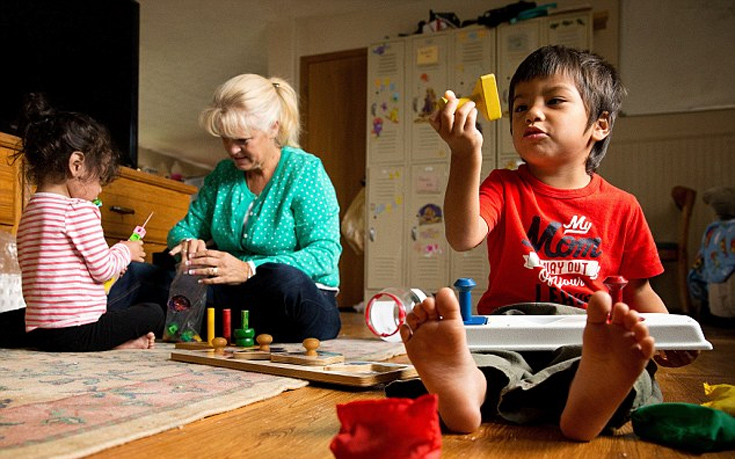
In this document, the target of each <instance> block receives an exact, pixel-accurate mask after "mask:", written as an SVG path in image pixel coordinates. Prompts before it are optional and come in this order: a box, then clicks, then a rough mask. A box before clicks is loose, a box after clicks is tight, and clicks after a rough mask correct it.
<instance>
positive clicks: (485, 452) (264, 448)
mask: <svg viewBox="0 0 735 459" xmlns="http://www.w3.org/2000/svg"><path fill="white" fill-rule="evenodd" d="M343 320H344V327H343V332H342V335H343V336H346V337H359V338H366V337H372V336H371V335H370V333H369V331H367V329H366V327H365V326H364V324H363V319H362V316H361V315H360V314H357V313H349V312H346V313H343ZM703 328H704V331H705V335H706V337H707V339H708V340H709V341H710V342H711V343H712V344H713V346H714V350H713V351H707V352H703V353H702V355H701V356H700V357H699V358H698V359H697V360H696V361H695V362H694V363H693V364H691V365H689V366H686V367H682V368H678V369H666V368H661V369H660V370H659V373H658V374H657V377H658V380H659V382H660V385H661V388H662V390H663V393H664V398H665V401H667V402H689V403H702V402H705V401H707V399H706V397H705V396H704V391H703V389H702V383H704V382H707V383H709V384H722V383H726V384H735V360H734V359H735V329H734V328H732V325H730V328H715V327H712V326H705V327H703ZM396 361H400V362H407V360H406V358H405V356H403V357H398V358H397V360H396ZM375 398H384V393H383V391H382V389H381V388H375V389H370V390H342V389H335V388H331V387H323V386H322V387H319V386H313V385H310V386H307V387H305V388H302V389H298V390H295V391H291V392H286V393H283V394H281V395H279V396H276V397H273V398H271V399H268V400H264V401H262V402H257V403H254V404H252V405H249V406H245V407H243V408H240V409H237V410H234V411H230V412H228V413H223V414H220V415H216V416H211V417H209V418H206V419H203V420H201V421H197V422H194V423H191V424H188V425H185V426H182V427H180V428H178V429H174V430H170V431H167V432H163V433H160V434H158V435H154V436H151V437H147V438H143V439H141V440H137V441H134V442H131V443H128V444H126V445H122V446H119V447H115V448H111V449H108V450H106V451H103V452H101V453H99V454H96V455H93V456H90V457H94V458H117V457H119V458H123V457H124V458H129V457H160V458H189V457H196V458H218V459H220V458H227V457H270V458H329V457H333V456H332V454H331V452H330V450H329V443H330V441H331V440H332V437H334V435H336V434H337V432H338V431H339V428H340V424H339V420H338V419H337V415H336V411H335V406H336V405H337V404H340V403H347V402H351V401H354V400H365V399H375ZM442 457H444V458H465V457H466V458H480V457H498V458H501V457H524V458H525V457H543V458H546V459H554V458H559V459H561V458H564V459H569V458H598V457H604V458H626V459H630V458H638V457H645V458H649V457H666V458H683V457H697V458H705V459H706V458H714V457H720V458H724V457H729V458H732V457H735V452H733V451H730V452H724V453H717V454H715V453H710V454H704V455H694V454H687V453H685V452H682V451H679V450H675V449H671V448H667V447H664V446H659V445H656V444H653V443H647V442H644V441H642V440H640V439H638V438H637V437H636V436H635V435H634V434H633V432H632V428H631V426H630V423H628V424H627V425H626V426H625V427H624V428H623V429H622V430H621V431H620V432H618V433H617V434H616V435H615V436H601V437H598V438H596V439H595V440H593V441H591V442H589V443H584V444H580V443H574V442H569V441H566V440H564V438H563V437H562V436H561V434H560V433H559V430H558V428H557V427H555V426H552V425H546V426H515V425H508V424H503V423H497V422H492V423H486V424H483V425H482V427H481V428H480V429H479V430H478V431H477V432H475V433H473V434H470V435H454V434H444V435H443V436H442Z"/></svg>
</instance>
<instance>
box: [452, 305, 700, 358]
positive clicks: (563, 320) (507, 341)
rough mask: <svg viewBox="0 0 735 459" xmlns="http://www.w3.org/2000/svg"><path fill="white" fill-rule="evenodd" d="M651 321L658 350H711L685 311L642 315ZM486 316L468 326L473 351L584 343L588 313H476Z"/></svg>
mask: <svg viewBox="0 0 735 459" xmlns="http://www.w3.org/2000/svg"><path fill="white" fill-rule="evenodd" d="M640 316H641V318H643V320H644V321H645V322H646V323H647V324H648V330H649V333H650V334H651V336H653V338H654V339H655V340H656V349H657V350H711V349H712V344H711V343H709V342H708V341H707V340H706V339H705V338H704V334H703V333H702V328H701V327H700V326H699V323H698V322H697V321H696V320H694V319H692V318H691V317H689V316H686V315H682V314H657V313H644V314H640ZM475 317H484V318H487V322H486V323H485V324H484V325H465V329H466V330H467V342H468V344H469V348H470V350H473V351H482V350H499V349H503V350H513V351H543V350H554V349H556V348H558V347H559V346H563V345H568V344H582V331H583V330H584V326H585V323H586V321H587V316H586V315H585V314H579V315H566V316H558V315H538V316H536V315H510V316H503V315H498V316H475Z"/></svg>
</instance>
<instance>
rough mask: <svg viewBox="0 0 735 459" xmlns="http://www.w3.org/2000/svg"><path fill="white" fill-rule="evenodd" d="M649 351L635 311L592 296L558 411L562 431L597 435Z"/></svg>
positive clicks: (586, 437) (650, 345)
mask: <svg viewBox="0 0 735 459" xmlns="http://www.w3.org/2000/svg"><path fill="white" fill-rule="evenodd" d="M611 308H612V310H613V313H612V320H611V322H610V323H608V322H607V317H608V313H609V311H610V310H611ZM653 354H654V341H653V337H651V336H649V334H648V326H646V325H645V324H644V323H643V322H641V321H640V318H639V316H638V313H637V312H636V311H634V310H631V309H630V308H629V307H628V306H627V305H626V304H624V303H616V304H615V305H612V299H611V298H610V295H608V294H607V293H606V292H596V293H595V294H593V295H592V297H591V298H590V301H589V305H588V306H587V325H586V326H585V329H584V334H583V337H582V359H581V361H580V362H579V368H578V370H577V373H576V375H575V376H574V380H573V381H572V384H571V387H570V388H569V398H568V399H567V404H566V406H565V407H564V412H563V413H562V415H561V422H560V427H561V430H562V433H564V435H565V436H566V437H567V438H570V439H573V440H579V441H589V440H592V439H593V438H595V437H596V436H597V435H599V433H600V432H602V429H604V428H605V425H606V424H607V422H608V421H609V420H610V418H611V417H612V415H613V414H615V410H617V408H618V406H619V405H620V404H621V403H622V402H623V400H624V399H625V397H626V396H627V395H628V393H629V392H630V389H631V388H632V387H633V383H634V382H635V380H636V379H637V378H638V376H639V375H640V374H641V372H643V370H644V369H645V367H646V364H647V363H648V360H649V359H651V357H653Z"/></svg>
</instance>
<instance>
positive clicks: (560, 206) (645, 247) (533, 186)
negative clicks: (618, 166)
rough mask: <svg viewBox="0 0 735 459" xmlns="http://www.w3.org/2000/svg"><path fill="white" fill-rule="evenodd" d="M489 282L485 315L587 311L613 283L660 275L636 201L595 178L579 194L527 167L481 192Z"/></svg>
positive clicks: (497, 175) (496, 175)
mask: <svg viewBox="0 0 735 459" xmlns="http://www.w3.org/2000/svg"><path fill="white" fill-rule="evenodd" d="M480 215H481V216H482V218H483V219H484V220H485V221H486V222H487V224H488V227H489V228H490V231H489V234H488V237H487V250H488V260H489V262H490V276H489V282H488V290H487V291H486V292H485V293H484V294H483V296H482V298H481V299H480V302H479V304H478V312H479V313H480V314H489V313H490V312H492V311H493V310H494V309H497V308H498V307H501V306H505V305H509V304H514V303H522V302H552V303H558V304H566V305H570V306H578V307H582V308H586V307H587V301H588V299H589V297H590V295H592V293H593V292H595V291H597V290H605V289H606V287H605V286H604V284H603V281H604V280H605V279H606V278H607V277H608V276H615V275H622V276H624V277H625V278H627V279H648V278H651V277H653V276H657V275H659V274H661V273H662V272H663V266H662V265H661V260H660V259H659V257H658V251H657V250H656V244H655V242H654V240H653V236H652V234H651V231H650V229H649V227H648V223H647V222H646V218H645V216H644V215H643V210H642V209H641V206H640V204H639V203H638V200H637V199H636V198H635V197H634V196H633V195H631V194H630V193H627V192H625V191H622V190H620V189H618V188H616V187H614V186H612V185H611V184H609V183H608V182H606V181H605V180H604V179H603V178H602V177H600V176H599V175H597V174H594V175H593V176H592V180H591V181H590V183H589V184H588V185H587V186H586V187H584V188H581V189H577V190H561V189H556V188H553V187H550V186H548V185H546V184H544V183H543V182H541V181H540V180H538V179H536V178H535V177H533V176H532V175H531V173H530V172H529V171H528V168H527V167H526V166H525V165H522V166H521V167H519V168H518V170H505V169H497V170H494V171H493V172H492V173H491V174H490V176H489V177H488V178H487V179H485V181H484V182H483V183H482V185H481V186H480Z"/></svg>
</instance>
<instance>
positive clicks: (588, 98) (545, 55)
mask: <svg viewBox="0 0 735 459" xmlns="http://www.w3.org/2000/svg"><path fill="white" fill-rule="evenodd" d="M560 73H561V74H566V75H569V76H571V77H572V78H573V79H574V81H575V85H576V87H577V90H578V91H579V94H580V95H581V96H582V101H583V102H584V105H585V108H586V109H587V113H588V115H589V118H588V123H587V127H588V128H589V127H590V126H592V124H593V123H594V122H595V121H597V120H598V119H599V118H601V117H603V116H605V113H607V119H608V121H609V124H610V130H611V131H612V128H613V125H614V124H615V119H616V118H617V115H618V113H619V112H620V107H621V105H622V101H623V97H624V96H625V94H626V90H625V87H624V86H623V84H622V82H621V81H620V77H619V76H618V72H617V70H615V68H614V67H613V66H612V65H611V64H610V63H608V62H607V61H605V60H604V59H603V58H602V57H600V56H599V55H597V54H595V53H592V52H590V51H586V50H580V49H575V48H569V47H566V46H560V45H549V46H544V47H542V48H539V49H537V50H536V51H534V52H533V53H531V54H530V55H529V56H528V57H526V59H525V60H524V61H523V62H522V63H521V65H519V66H518V69H517V70H516V72H515V74H514V75H513V78H512V79H511V80H510V90H509V97H508V106H509V109H510V113H513V98H514V97H515V88H516V86H517V85H518V83H521V82H526V81H531V80H533V79H536V78H544V77H548V76H551V75H555V74H560ZM511 129H512V123H511ZM610 137H611V135H608V136H607V137H605V138H604V139H602V140H600V141H598V142H596V143H595V145H593V147H592V151H590V155H589V157H588V158H587V163H586V165H585V168H586V170H587V173H588V174H592V173H593V172H594V171H595V170H597V168H598V167H599V165H600V163H601V162H602V158H604V157H605V153H606V152H607V146H608V145H609V144H610Z"/></svg>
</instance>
